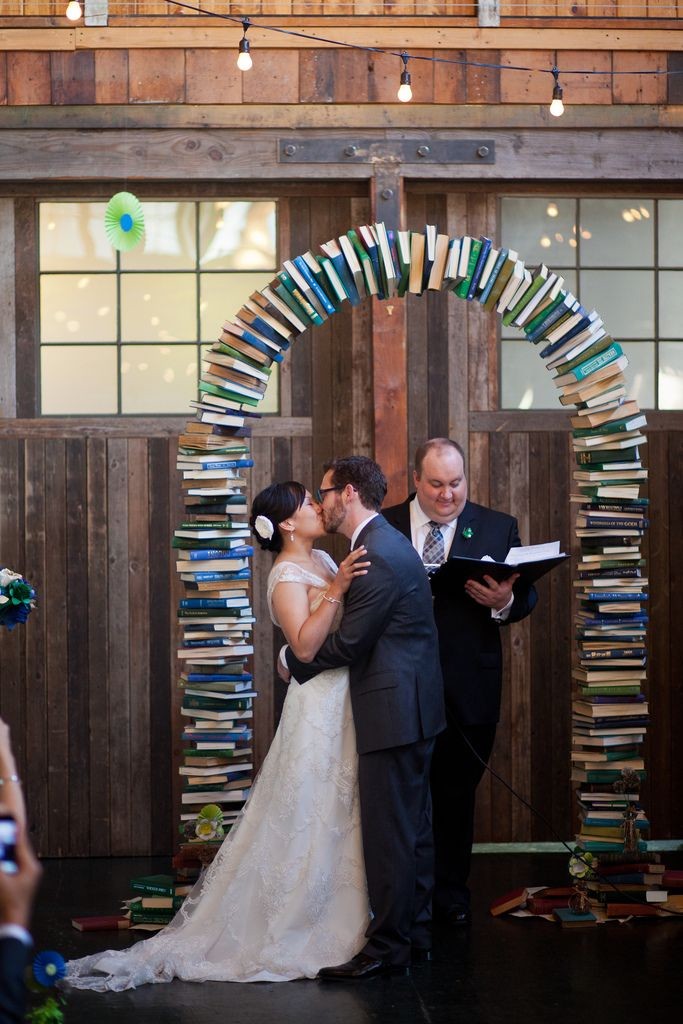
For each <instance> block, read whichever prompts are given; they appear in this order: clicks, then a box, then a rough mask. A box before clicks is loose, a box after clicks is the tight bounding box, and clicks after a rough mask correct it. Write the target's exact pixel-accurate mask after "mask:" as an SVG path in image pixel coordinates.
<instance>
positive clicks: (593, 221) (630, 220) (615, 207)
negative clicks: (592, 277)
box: [580, 199, 655, 267]
mask: <svg viewBox="0 0 683 1024" xmlns="http://www.w3.org/2000/svg"><path fill="white" fill-rule="evenodd" d="M653 210H654V204H653V202H652V200H651V199H582V200H581V229H580V246H581V249H580V259H581V263H582V265H583V266H584V267H586V266H588V267H650V266H652V263H653V260H654V223H655V221H654V212H653Z"/></svg>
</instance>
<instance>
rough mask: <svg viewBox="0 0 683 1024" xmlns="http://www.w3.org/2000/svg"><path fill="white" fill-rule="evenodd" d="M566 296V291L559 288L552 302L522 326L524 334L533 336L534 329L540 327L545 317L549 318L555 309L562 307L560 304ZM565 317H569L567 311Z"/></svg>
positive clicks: (538, 339)
mask: <svg viewBox="0 0 683 1024" xmlns="http://www.w3.org/2000/svg"><path fill="white" fill-rule="evenodd" d="M568 294H569V293H568V292H567V291H566V289H564V288H560V290H559V292H558V293H557V295H556V296H555V298H554V299H553V300H552V302H549V303H548V305H547V306H544V307H543V309H542V310H541V311H540V313H536V315H535V316H533V317H532V318H531V320H529V322H528V323H526V324H524V327H523V328H522V330H523V331H524V333H525V334H527V335H529V334H533V333H534V331H535V330H536V328H537V327H540V325H541V324H542V323H543V321H544V320H545V319H546V317H549V316H550V314H551V313H554V312H555V310H556V309H557V307H558V306H561V305H562V303H563V302H564V301H565V299H566V298H567V295H568ZM567 316H569V310H567ZM559 322H561V321H558V323H559ZM540 340H541V339H540V338H537V339H536V341H537V342H539V341H540Z"/></svg>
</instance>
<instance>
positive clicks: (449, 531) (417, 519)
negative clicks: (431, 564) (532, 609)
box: [410, 496, 515, 622]
mask: <svg viewBox="0 0 683 1024" xmlns="http://www.w3.org/2000/svg"><path fill="white" fill-rule="evenodd" d="M432 522H433V520H432V519H430V518H429V516H428V515H427V513H426V512H425V511H424V509H423V508H422V506H421V505H420V502H419V500H418V498H417V496H416V497H415V498H413V500H412V501H411V502H410V540H411V542H412V545H413V547H414V548H415V550H416V551H417V553H418V555H419V556H420V558H422V552H423V550H424V546H425V541H426V540H427V536H428V534H429V533H430V531H431V524H432ZM438 525H439V527H440V529H441V536H442V537H443V549H444V551H445V553H446V558H448V552H449V551H450V549H451V545H452V543H453V541H454V540H455V531H456V528H457V525H458V520H457V517H456V518H455V519H452V520H451V522H450V523H439V524H438ZM514 599H515V598H514V594H511V595H510V600H509V601H508V603H507V604H506V605H505V607H504V608H501V609H500V611H497V610H496V609H495V608H492V609H491V618H492V619H495V620H496V622H505V620H506V619H507V618H508V616H509V614H510V609H511V608H512V603H513V601H514Z"/></svg>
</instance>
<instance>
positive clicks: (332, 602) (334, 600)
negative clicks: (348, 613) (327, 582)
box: [323, 594, 341, 604]
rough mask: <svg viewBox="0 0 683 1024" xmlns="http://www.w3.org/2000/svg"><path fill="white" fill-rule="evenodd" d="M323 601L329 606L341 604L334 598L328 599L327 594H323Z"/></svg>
mask: <svg viewBox="0 0 683 1024" xmlns="http://www.w3.org/2000/svg"><path fill="white" fill-rule="evenodd" d="M323 601H328V602H329V604H341V601H339V600H338V599H337V598H336V597H328V596H327V594H323Z"/></svg>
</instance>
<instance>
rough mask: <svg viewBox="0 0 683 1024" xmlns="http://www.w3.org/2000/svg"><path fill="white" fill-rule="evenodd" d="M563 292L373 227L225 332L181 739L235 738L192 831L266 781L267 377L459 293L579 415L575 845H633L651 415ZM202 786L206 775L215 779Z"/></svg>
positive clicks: (507, 268)
mask: <svg viewBox="0 0 683 1024" xmlns="http://www.w3.org/2000/svg"><path fill="white" fill-rule="evenodd" d="M563 284H564V282H563V279H562V278H561V277H560V276H559V275H557V274H555V273H553V272H552V271H550V270H548V268H547V267H545V266H544V265H541V266H540V267H537V268H535V269H529V268H527V267H526V266H525V263H524V261H523V260H522V259H520V258H519V256H518V254H517V253H516V252H514V251H513V250H508V249H500V250H499V249H496V248H495V247H493V246H492V244H491V242H490V240H488V239H475V238H472V237H469V236H465V237H463V238H457V239H449V238H448V236H446V235H439V234H438V233H437V232H436V230H435V229H434V228H428V229H427V230H426V231H425V233H424V234H422V233H419V232H402V231H398V232H393V231H390V230H387V229H386V228H385V226H384V224H375V225H374V226H373V227H369V226H365V227H362V228H359V230H358V232H357V233H356V232H355V231H353V230H350V231H349V232H348V233H347V234H346V235H342V236H340V237H339V238H338V239H332V240H331V241H329V242H325V243H323V244H322V245H321V246H320V255H313V254H312V253H311V252H310V251H309V252H307V253H306V254H304V255H302V256H296V257H294V258H293V259H292V260H286V261H285V262H284V264H283V267H282V269H281V270H280V272H279V273H278V274H277V275H276V276H275V277H274V279H273V280H272V281H271V282H270V284H269V285H268V286H266V287H264V288H262V289H261V290H260V291H257V292H254V293H253V294H252V295H251V296H250V297H249V298H247V299H245V302H244V304H243V306H242V307H241V308H240V310H239V311H238V312H237V313H236V314H235V315H234V316H232V317H230V318H229V319H228V320H227V321H226V323H225V325H224V327H223V331H222V335H221V339H220V341H218V342H216V343H215V344H214V345H213V346H212V347H211V349H209V350H208V351H207V352H206V353H205V357H204V358H205V359H206V360H207V365H208V369H207V370H206V371H205V372H204V373H203V374H202V378H201V381H200V384H199V392H200V395H199V400H198V401H197V402H195V403H193V405H194V406H195V408H196V412H197V419H196V420H195V421H192V422H191V423H189V424H188V428H187V431H186V433H185V434H184V435H183V436H182V437H181V439H180V447H179V461H178V466H179V468H180V469H182V470H183V471H184V477H185V481H184V482H185V487H186V490H185V491H184V493H185V500H186V506H187V509H186V516H187V521H186V522H184V523H183V525H182V527H181V528H180V529H179V530H177V531H176V535H175V537H174V547H177V548H179V549H181V550H180V552H179V554H180V557H181V559H182V561H180V562H179V563H178V566H179V571H180V572H181V578H182V579H183V582H184V583H185V585H186V594H185V597H184V598H183V599H182V601H181V605H180V609H179V613H178V614H179V618H180V622H181V624H182V626H183V641H182V646H181V648H180V649H179V652H178V653H179V656H180V658H181V659H182V665H183V668H184V671H183V682H184V684H185V689H186V693H185V696H184V698H183V714H184V715H185V716H187V717H186V719H185V720H186V722H188V720H189V722H188V724H187V726H186V730H185V732H184V734H183V738H184V739H185V740H187V741H188V743H189V745H190V749H189V750H186V751H185V754H186V755H189V756H190V761H191V764H192V765H194V766H197V765H198V764H201V754H200V750H199V748H198V743H199V742H202V743H203V746H204V751H206V750H207V747H206V743H207V741H210V740H211V738H212V737H211V729H212V728H214V729H215V728H216V727H217V725H218V726H219V727H220V730H221V731H220V742H216V744H215V749H213V750H210V751H208V754H207V755H206V756H207V757H209V760H207V762H206V764H207V765H209V764H210V765H211V766H212V768H213V769H214V770H213V771H212V772H211V773H210V776H209V777H210V778H211V779H212V780H213V781H212V784H211V785H210V786H209V785H202V784H201V778H200V779H195V780H191V779H190V776H191V774H192V773H191V772H188V769H187V767H184V770H182V769H181V770H182V771H183V775H184V782H185V783H186V786H185V789H184V791H183V797H182V799H183V812H184V814H183V817H184V818H185V819H186V828H187V830H188V832H189V833H192V829H193V827H195V824H196V816H197V814H198V813H199V811H200V808H201V807H202V806H203V805H206V804H209V803H210V804H213V805H217V807H219V808H221V810H222V812H223V815H224V818H225V822H226V824H229V822H230V820H231V819H232V818H233V817H234V816H235V814H236V813H237V809H238V808H239V806H241V803H242V802H243V800H244V798H245V796H246V792H247V790H248V787H249V784H250V779H251V773H252V764H251V756H250V755H251V749H250V748H251V723H250V718H251V705H252V700H253V697H254V696H255V695H254V694H253V693H252V679H251V675H250V674H249V672H247V671H246V666H247V659H248V657H249V656H250V654H252V653H253V647H252V646H251V626H252V623H253V621H254V620H253V617H252V615H251V608H250V604H249V602H250V597H249V592H248V588H249V584H248V578H249V567H248V566H249V563H248V558H249V556H250V554H252V553H253V549H251V548H249V547H248V544H249V530H248V526H247V524H246V520H245V518H244V516H245V515H246V511H247V506H246V497H245V495H244V492H243V489H242V488H243V486H244V484H245V481H244V479H242V473H243V471H244V470H248V469H249V468H250V466H252V465H253V462H251V460H250V458H249V437H248V434H249V431H248V429H245V428H248V422H249V417H250V416H253V415H254V413H255V411H256V409H257V407H258V403H259V401H260V400H261V398H262V396H263V394H264V393H265V391H266V388H267V385H268V379H269V373H270V367H271V366H272V364H273V363H274V362H281V361H282V359H283V358H284V356H285V354H286V351H287V350H288V349H289V347H290V345H291V344H292V342H293V341H294V340H295V339H296V338H297V337H298V336H300V335H301V334H303V333H304V331H305V330H307V329H308V328H309V327H313V326H315V325H316V324H320V323H323V322H324V321H325V320H326V319H327V318H328V317H330V316H333V315H334V314H335V313H336V312H337V310H338V309H339V308H340V307H341V306H342V304H343V303H345V302H350V303H351V305H357V304H359V303H360V302H361V301H362V300H363V299H364V298H365V297H367V296H370V295H377V297H378V298H380V299H382V298H387V299H388V298H392V299H393V298H395V297H401V296H403V295H405V294H406V293H410V294H417V295H419V294H422V293H423V292H424V291H427V290H430V289H439V290H442V289H448V290H450V291H452V292H453V294H454V295H455V296H456V297H457V298H459V299H463V300H465V301H467V302H475V303H478V304H480V305H481V307H482V308H483V309H485V310H487V311H493V310H495V311H496V312H497V313H498V314H499V315H500V316H501V318H502V321H503V324H504V325H506V326H507V325H513V326H515V327H517V328H519V329H520V330H521V331H523V333H524V334H525V336H526V338H527V339H528V340H529V341H530V342H532V343H534V344H536V345H538V352H539V357H540V358H541V359H542V360H543V361H544V363H545V365H546V368H547V369H548V370H549V371H550V372H552V373H553V382H554V384H555V385H556V386H557V388H558V399H559V401H560V403H561V404H562V405H563V406H565V407H566V406H573V407H574V415H573V416H572V419H571V426H572V443H573V448H574V451H575V454H576V461H577V467H576V470H575V473H574V478H575V484H576V489H577V492H578V493H577V495H574V496H573V500H577V498H578V502H579V504H578V514H577V518H576V531H577V536H578V537H579V538H580V545H581V555H580V560H579V562H578V563H577V565H576V567H575V570H574V577H575V578H574V582H575V583H576V584H577V591H578V607H577V609H576V612H575V624H576V632H577V637H578V640H577V645H578V659H577V660H578V666H577V667H576V668H575V669H574V670H573V672H572V675H573V679H574V683H575V688H576V692H575V693H574V694H573V695H572V713H573V714H572V717H573V738H572V780H573V781H574V782H576V783H578V784H579V787H580V790H581V808H582V824H581V831H580V833H579V836H578V842H579V844H580V845H581V846H583V847H584V848H585V849H586V850H591V851H621V850H622V849H623V847H624V838H623V836H622V835H621V831H620V829H621V825H622V822H623V821H625V817H626V816H625V815H624V814H623V812H624V811H625V810H627V809H628V808H629V807H630V808H633V805H634V803H635V802H636V800H637V796H636V794H637V789H638V784H639V781H640V776H639V774H638V773H639V772H641V770H642V768H643V767H644V764H643V761H642V759H641V758H640V751H639V748H640V744H641V743H642V741H643V739H644V735H645V730H646V726H647V710H648V709H647V704H646V703H645V701H644V696H643V694H642V692H641V688H642V685H643V681H644V679H645V675H646V673H645V664H646V647H645V642H646V641H645V634H646V623H647V615H646V613H645V607H646V605H645V602H646V601H647V594H646V592H645V588H646V587H647V580H646V579H645V575H644V569H643V566H644V561H643V559H642V558H641V552H640V544H641V541H642V538H643V535H644V531H645V530H646V528H647V526H648V520H647V518H646V511H647V501H646V499H644V498H642V497H641V494H640V488H641V484H642V483H643V481H644V480H645V479H646V476H647V472H646V470H644V469H643V468H642V466H641V463H640V461H639V445H641V444H643V443H644V441H645V438H644V437H643V435H642V434H641V432H640V429H641V427H644V426H645V417H644V416H643V414H642V413H641V412H640V410H639V408H638V405H637V403H636V402H635V401H633V400H630V399H628V397H627V394H626V382H625V379H624V372H623V371H624V369H625V367H626V365H627V359H626V356H625V355H624V353H623V351H622V349H621V346H620V345H619V344H618V343H617V342H615V341H614V340H613V339H612V338H610V336H609V335H608V333H607V331H606V328H605V326H604V325H603V322H602V320H601V318H600V316H599V315H598V313H597V312H595V311H592V312H588V311H587V310H586V309H584V308H583V307H582V306H581V305H580V303H579V302H578V300H577V299H576V298H575V296H574V295H572V293H571V292H570V291H568V290H567V289H566V288H564V287H563ZM188 481H191V483H188ZM193 484H194V486H193ZM233 515H236V516H238V517H239V516H242V518H241V519H240V518H237V519H233V518H232V516H233ZM195 634H196V635H195ZM212 723H213V724H212ZM214 735H216V738H218V734H217V733H216V734H214ZM221 744H223V746H225V747H226V749H222V748H221ZM217 762H219V763H217ZM186 764H187V762H186ZM195 774H196V775H199V776H201V775H202V774H205V775H206V774H207V769H206V768H205V770H204V773H202V772H201V771H199V772H196V773H195ZM606 812H607V813H606ZM609 812H611V813H609ZM632 817H635V815H632ZM615 824H616V825H617V826H619V827H618V828H616V829H615V827H614V826H615ZM634 824H635V827H636V829H638V830H641V829H644V828H646V827H647V821H646V820H645V818H644V815H643V814H642V812H638V816H637V817H635V822H633V821H632V822H631V839H630V844H631V848H632V849H633V848H634V847H635V846H640V848H642V842H641V841H640V840H639V839H638V838H637V837H638V835H639V834H641V833H640V831H637V832H634V830H633V825H634ZM209 833H210V827H209V826H206V825H204V826H202V829H197V835H198V836H199V835H200V834H201V835H208V834H209ZM634 837H635V838H634Z"/></svg>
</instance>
